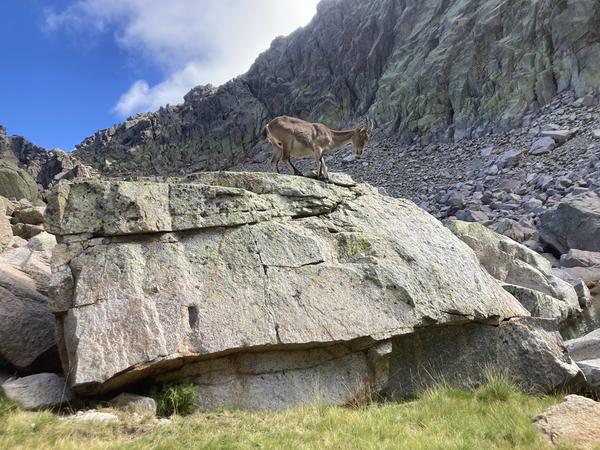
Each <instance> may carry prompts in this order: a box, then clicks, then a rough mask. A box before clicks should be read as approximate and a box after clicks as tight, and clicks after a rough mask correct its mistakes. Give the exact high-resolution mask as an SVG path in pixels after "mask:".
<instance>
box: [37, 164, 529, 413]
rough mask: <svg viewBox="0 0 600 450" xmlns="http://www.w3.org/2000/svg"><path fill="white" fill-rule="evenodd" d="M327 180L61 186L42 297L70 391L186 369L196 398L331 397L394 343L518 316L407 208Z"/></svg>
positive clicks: (462, 249)
mask: <svg viewBox="0 0 600 450" xmlns="http://www.w3.org/2000/svg"><path fill="white" fill-rule="evenodd" d="M333 181H334V182H333V183H332V184H324V183H321V182H318V181H315V180H310V179H307V178H298V177H290V176H284V175H280V176H276V175H272V174H261V173H206V174H199V175H194V176H190V177H187V178H185V179H175V178H170V179H163V180H155V181H148V180H146V181H140V180H138V181H89V180H83V181H75V182H68V183H66V182H65V183H61V184H60V185H59V186H58V187H57V188H56V189H55V191H54V193H53V195H52V196H51V199H50V203H49V206H48V208H47V210H46V227H47V229H48V230H49V231H51V232H52V233H54V234H55V235H56V236H57V240H58V242H59V244H58V245H57V247H56V249H55V251H54V254H53V261H52V262H53V265H52V271H53V277H52V282H51V288H50V307H51V308H52V309H53V311H54V313H55V316H56V318H57V324H58V329H59V331H58V334H59V342H60V345H61V357H62V360H63V365H64V366H65V370H66V373H68V374H69V376H68V379H69V380H70V382H71V385H72V387H73V388H74V389H75V390H76V391H78V392H79V393H83V394H96V393H102V392H107V391H113V390H117V389H119V388H120V387H122V386H124V385H127V384H129V383H132V382H135V381H137V380H140V379H144V378H149V377H151V378H157V377H164V378H169V377H179V376H186V377H188V378H190V379H192V380H194V382H195V383H196V384H197V385H198V386H199V392H200V406H203V407H210V406H216V407H222V406H237V407H246V408H272V409H273V408H274V409H278V408H282V407H287V406H291V405H293V404H297V403H299V402H304V401H309V400H311V399H314V398H316V397H317V396H318V397H320V398H324V399H325V400H326V401H328V402H330V403H337V404H343V403H347V402H349V401H351V400H352V398H353V397H354V396H356V395H357V393H358V392H359V391H360V390H361V389H364V386H365V384H369V383H370V384H373V385H380V384H381V382H382V380H381V375H382V374H383V376H386V370H385V364H386V363H387V359H386V358H387V357H388V355H389V350H387V351H383V350H381V348H382V347H381V346H382V345H383V346H384V347H383V348H385V344H386V343H387V342H389V339H391V338H392V337H394V336H399V335H403V334H406V333H412V332H413V331H414V330H415V329H419V328H424V327H429V326H435V325H442V324H464V323H467V322H470V321H474V320H476V321H480V322H487V323H498V322H500V321H503V320H506V319H509V318H512V317H519V316H528V315H529V313H528V312H527V311H526V310H525V309H524V308H523V307H522V306H521V305H520V304H519V302H518V301H517V300H516V299H515V298H514V297H513V296H511V295H510V294H509V293H507V292H506V291H505V290H504V289H503V288H502V287H501V286H500V285H499V284H498V282H497V281H496V280H495V279H494V278H492V276H491V275H489V274H488V273H487V272H486V271H485V270H484V269H483V268H482V267H481V266H480V264H479V261H478V259H477V257H476V255H475V254H474V253H473V251H472V250H471V249H470V248H469V247H468V246H467V245H466V244H464V243H463V242H461V241H460V240H459V239H458V238H456V237H455V236H454V235H453V234H452V232H451V231H449V230H448V229H446V228H445V227H444V226H443V225H442V224H441V223H440V222H438V221H437V220H436V219H434V218H433V217H432V216H430V215H428V214H427V213H425V212H424V211H423V210H422V209H420V208H418V207H417V206H416V205H414V204H413V203H411V202H409V201H406V200H399V199H394V198H391V197H387V196H384V195H381V194H380V193H379V192H378V191H377V190H376V189H374V188H372V187H370V186H368V185H360V184H355V183H353V182H352V181H351V180H349V179H348V178H345V177H341V176H334V177H333ZM388 345H389V344H388ZM380 350H381V351H380ZM382 365H383V366H382ZM342 386H343V388H342ZM265 392H271V393H272V394H270V395H265Z"/></svg>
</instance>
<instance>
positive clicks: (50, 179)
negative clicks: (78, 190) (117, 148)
mask: <svg viewBox="0 0 600 450" xmlns="http://www.w3.org/2000/svg"><path fill="white" fill-rule="evenodd" d="M10 168H12V169H13V172H14V171H15V168H19V169H18V170H16V174H15V173H13V172H11V171H10V170H9V169H10ZM3 172H4V174H3ZM85 176H89V170H88V168H87V167H85V166H84V165H83V164H81V163H80V162H79V161H78V160H77V158H75V157H74V156H73V155H72V154H70V153H65V152H63V151H62V150H59V149H56V150H52V151H47V150H46V149H44V148H41V147H38V146H37V145H34V144H32V143H31V142H29V141H28V140H27V139H25V138H24V137H21V136H7V135H6V129H5V128H4V127H3V126H1V125H0V195H4V196H5V197H8V198H11V197H14V198H15V199H17V200H20V199H22V198H27V199H28V200H35V199H36V198H37V197H38V188H37V185H38V184H39V185H40V186H42V187H43V188H44V189H47V188H48V187H50V186H51V185H52V184H54V183H55V182H57V181H58V180H60V179H63V178H64V179H65V180H70V179H72V178H75V177H85ZM9 177H10V178H9ZM5 182H10V184H5ZM8 188H10V189H11V191H10V192H12V194H11V193H4V190H5V189H8ZM24 194H27V195H24Z"/></svg>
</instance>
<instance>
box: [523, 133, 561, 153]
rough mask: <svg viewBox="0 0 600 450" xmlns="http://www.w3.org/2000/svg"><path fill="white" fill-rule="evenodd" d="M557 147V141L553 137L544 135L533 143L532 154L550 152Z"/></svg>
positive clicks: (530, 150)
mask: <svg viewBox="0 0 600 450" xmlns="http://www.w3.org/2000/svg"><path fill="white" fill-rule="evenodd" d="M555 147H556V142H555V141H554V139H552V138H551V137H548V136H546V137H543V138H540V139H538V140H537V141H535V142H534V143H533V144H531V148H530V149H529V154H530V155H544V154H546V153H550V152H551V151H552V150H554V148H555Z"/></svg>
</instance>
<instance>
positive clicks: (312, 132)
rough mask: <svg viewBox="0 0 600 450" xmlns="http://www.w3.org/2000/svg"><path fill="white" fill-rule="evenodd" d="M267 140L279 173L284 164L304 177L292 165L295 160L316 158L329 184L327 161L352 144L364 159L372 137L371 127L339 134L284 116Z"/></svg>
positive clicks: (272, 126) (269, 127)
mask: <svg viewBox="0 0 600 450" xmlns="http://www.w3.org/2000/svg"><path fill="white" fill-rule="evenodd" d="M265 132H266V135H267V139H268V140H269V142H270V143H271V145H272V146H273V158H272V160H271V165H272V167H273V171H274V172H277V173H279V162H280V161H283V162H284V163H285V164H286V165H287V166H288V167H289V169H290V170H291V171H292V173H293V174H294V175H302V174H301V173H300V171H299V170H298V169H296V167H294V165H293V164H292V162H291V161H290V157H294V158H314V159H315V162H316V164H317V176H318V177H319V178H323V179H325V180H327V179H328V177H329V175H328V172H327V166H326V165H325V161H324V160H323V157H324V156H325V155H326V154H328V153H331V152H333V151H335V150H337V149H339V148H341V147H343V146H344V145H346V144H349V143H350V142H351V143H352V144H353V145H354V153H355V154H357V155H361V154H362V153H363V150H364V147H365V144H366V143H367V141H368V140H369V137H370V133H371V126H370V125H363V126H360V127H357V128H354V129H351V130H344V131H336V130H332V129H331V128H329V127H327V126H325V125H323V124H322V123H310V122H306V121H304V120H301V119H297V118H295V117H287V116H281V117H277V118H275V119H273V120H272V121H271V122H269V124H268V125H267V126H266V127H265Z"/></svg>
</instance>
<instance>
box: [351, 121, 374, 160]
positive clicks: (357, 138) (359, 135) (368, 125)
mask: <svg viewBox="0 0 600 450" xmlns="http://www.w3.org/2000/svg"><path fill="white" fill-rule="evenodd" d="M372 131H373V122H371V120H369V119H368V118H367V119H366V120H365V124H364V125H362V126H360V127H358V128H357V129H356V132H355V133H354V136H353V137H352V144H353V145H354V154H355V155H362V154H363V151H364V150H365V145H366V144H367V142H369V139H370V138H371V132H372Z"/></svg>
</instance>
